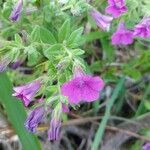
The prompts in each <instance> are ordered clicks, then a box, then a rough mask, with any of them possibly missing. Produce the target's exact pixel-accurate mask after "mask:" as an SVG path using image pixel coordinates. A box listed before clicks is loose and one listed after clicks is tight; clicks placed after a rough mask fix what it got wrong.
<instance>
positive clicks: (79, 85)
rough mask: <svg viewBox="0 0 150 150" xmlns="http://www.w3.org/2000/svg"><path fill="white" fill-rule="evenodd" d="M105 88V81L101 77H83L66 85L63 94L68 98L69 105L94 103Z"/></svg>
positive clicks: (62, 88) (62, 89)
mask: <svg viewBox="0 0 150 150" xmlns="http://www.w3.org/2000/svg"><path fill="white" fill-rule="evenodd" d="M103 88H104V81H103V80H102V79H101V78H100V77H98V76H97V77H93V76H90V75H81V76H77V77H75V78H74V79H72V80H71V81H68V82H66V83H64V84H63V85H62V87H61V92H62V94H63V95H64V96H67V97H68V100H69V103H71V104H78V103H80V102H81V101H86V102H92V101H95V100H97V99H98V97H99V92H100V91H101V90H102V89H103Z"/></svg>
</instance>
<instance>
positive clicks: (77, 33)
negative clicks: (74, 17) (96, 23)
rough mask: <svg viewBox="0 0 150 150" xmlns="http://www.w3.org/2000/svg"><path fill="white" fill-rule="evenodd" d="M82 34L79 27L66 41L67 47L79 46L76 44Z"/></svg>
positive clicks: (81, 29)
mask: <svg viewBox="0 0 150 150" xmlns="http://www.w3.org/2000/svg"><path fill="white" fill-rule="evenodd" d="M82 32H83V28H82V27H81V28H79V29H77V30H75V31H73V32H72V33H71V35H70V37H69V39H68V40H67V45H68V47H70V48H75V47H77V46H78V45H79V43H78V42H79V41H80V40H81V35H82Z"/></svg>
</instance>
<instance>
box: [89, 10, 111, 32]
mask: <svg viewBox="0 0 150 150" xmlns="http://www.w3.org/2000/svg"><path fill="white" fill-rule="evenodd" d="M91 16H92V18H93V19H94V20H95V22H96V24H97V26H98V27H99V28H102V29H103V30H104V31H109V28H110V24H111V21H112V20H113V18H112V17H110V16H106V15H103V14H101V13H100V12H98V11H97V10H92V11H91Z"/></svg>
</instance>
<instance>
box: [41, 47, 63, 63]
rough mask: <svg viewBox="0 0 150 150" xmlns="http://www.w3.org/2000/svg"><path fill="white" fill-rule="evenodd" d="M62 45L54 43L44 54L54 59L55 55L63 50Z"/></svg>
mask: <svg viewBox="0 0 150 150" xmlns="http://www.w3.org/2000/svg"><path fill="white" fill-rule="evenodd" d="M62 49H63V47H62V45H61V44H54V45H52V46H51V47H50V48H48V49H46V50H44V51H43V53H44V55H45V56H46V57H47V58H48V59H49V60H51V59H53V58H54V57H55V56H57V55H60V54H61V52H62Z"/></svg>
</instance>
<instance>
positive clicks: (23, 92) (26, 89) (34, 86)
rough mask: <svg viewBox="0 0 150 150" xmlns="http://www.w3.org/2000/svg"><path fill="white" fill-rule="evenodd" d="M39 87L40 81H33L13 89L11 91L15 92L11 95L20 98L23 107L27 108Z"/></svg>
mask: <svg viewBox="0 0 150 150" xmlns="http://www.w3.org/2000/svg"><path fill="white" fill-rule="evenodd" d="M40 87H41V83H40V81H33V82H31V83H29V84H26V85H23V86H18V87H14V88H13V90H14V91H15V92H14V94H12V95H13V96H16V97H17V98H20V99H21V100H22V101H23V103H24V105H25V106H28V105H29V103H30V102H31V101H32V99H33V97H34V96H35V94H36V93H37V92H38V91H39V89H40Z"/></svg>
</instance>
